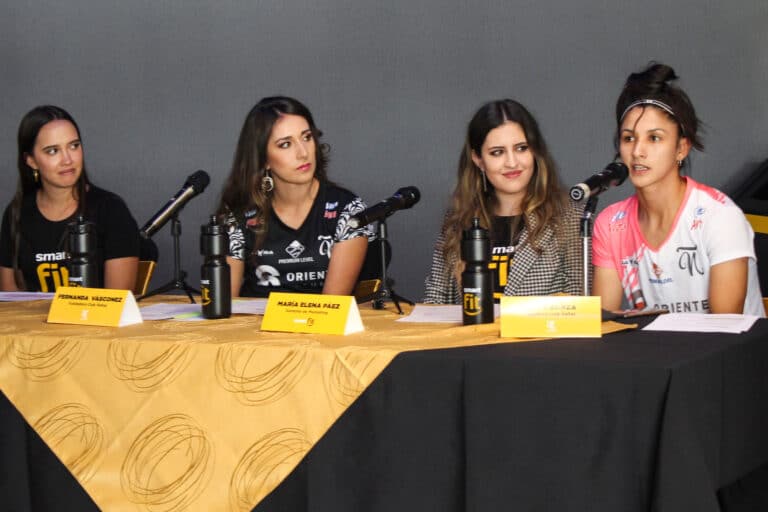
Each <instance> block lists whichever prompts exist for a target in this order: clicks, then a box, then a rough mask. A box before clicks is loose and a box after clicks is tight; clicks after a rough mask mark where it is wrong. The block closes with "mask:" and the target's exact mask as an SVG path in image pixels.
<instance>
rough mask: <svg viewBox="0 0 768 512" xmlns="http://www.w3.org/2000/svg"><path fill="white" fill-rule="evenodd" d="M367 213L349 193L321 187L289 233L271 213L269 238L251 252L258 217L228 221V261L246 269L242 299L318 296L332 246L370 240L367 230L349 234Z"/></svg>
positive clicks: (326, 185) (327, 185) (251, 215)
mask: <svg viewBox="0 0 768 512" xmlns="http://www.w3.org/2000/svg"><path fill="white" fill-rule="evenodd" d="M364 209H365V203H363V201H362V199H360V198H359V197H357V196H356V195H355V194H353V193H352V192H350V191H348V190H345V189H343V188H340V187H337V186H335V185H332V184H330V183H323V182H321V183H320V188H319V189H318V192H317V197H316V198H315V201H314V203H313V204H312V209H311V210H310V212H309V214H308V215H307V218H306V219H304V223H303V224H302V225H301V226H300V227H299V228H298V229H292V228H290V227H288V226H286V225H285V224H283V222H282V221H281V220H280V218H279V217H278V216H277V215H275V213H274V212H272V213H271V214H270V216H269V220H268V223H269V226H268V229H267V237H266V239H265V240H264V243H263V244H262V247H260V248H259V249H256V250H254V245H255V240H256V235H255V233H254V232H253V231H252V230H251V228H250V227H249V226H252V225H253V224H254V221H255V219H256V211H255V210H252V211H248V212H245V214H244V215H243V217H242V218H235V217H234V216H230V218H229V219H228V222H227V223H228V224H229V226H230V228H229V255H230V256H231V257H233V258H236V259H239V260H243V261H244V263H245V269H244V276H243V285H242V287H241V288H240V295H241V296H244V297H248V296H251V297H267V296H268V295H269V293H270V292H274V291H282V292H299V293H322V291H323V285H324V284H325V274H326V272H327V270H328V262H329V261H330V257H331V251H332V249H333V245H334V244H335V243H336V242H343V241H345V240H351V239H352V238H357V237H360V236H365V237H368V239H369V240H370V239H372V238H374V236H375V235H374V233H373V231H372V228H371V227H370V226H365V227H362V228H358V229H349V226H348V225H347V223H348V221H349V218H350V217H351V216H352V215H354V214H356V213H359V212H361V211H363V210H364Z"/></svg>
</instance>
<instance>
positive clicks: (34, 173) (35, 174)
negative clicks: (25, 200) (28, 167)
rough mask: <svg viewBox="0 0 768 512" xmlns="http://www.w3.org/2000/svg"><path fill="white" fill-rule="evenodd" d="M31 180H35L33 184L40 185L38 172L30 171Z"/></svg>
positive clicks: (35, 170)
mask: <svg viewBox="0 0 768 512" xmlns="http://www.w3.org/2000/svg"><path fill="white" fill-rule="evenodd" d="M32 179H33V180H35V183H40V171H38V170H37V169H32Z"/></svg>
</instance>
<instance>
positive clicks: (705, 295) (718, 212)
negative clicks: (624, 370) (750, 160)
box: [592, 63, 765, 316]
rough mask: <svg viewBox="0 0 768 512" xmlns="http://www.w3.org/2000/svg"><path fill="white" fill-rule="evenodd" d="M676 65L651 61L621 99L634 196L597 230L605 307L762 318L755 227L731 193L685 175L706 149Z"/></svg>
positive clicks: (622, 138) (623, 149)
mask: <svg viewBox="0 0 768 512" xmlns="http://www.w3.org/2000/svg"><path fill="white" fill-rule="evenodd" d="M677 78H678V77H677V75H676V74H675V71H674V70H673V69H672V68H671V67H669V66H666V65H664V64H657V63H652V64H651V65H650V66H648V67H647V68H646V69H644V70H643V71H641V72H639V73H633V74H631V75H630V76H629V78H628V79H627V81H626V83H625V85H624V88H623V90H622V91H621V94H620V95H619V99H618V101H617V102H616V130H617V131H616V133H617V135H616V141H617V150H618V153H619V155H620V157H621V160H622V161H623V162H624V163H625V164H626V165H627V167H628V168H629V179H630V180H631V181H632V185H634V187H635V194H634V195H632V196H631V197H629V198H628V199H625V200H624V201H620V202H618V203H615V204H612V205H610V206H609V207H607V208H606V209H605V210H603V211H602V212H601V213H600V215H599V216H598V217H597V219H596V221H595V228H594V235H593V239H592V241H593V253H594V255H593V259H592V262H593V264H594V266H595V269H594V292H595V294H596V295H600V296H601V297H602V304H603V308H604V309H609V310H616V309H619V308H620V307H621V305H622V298H624V299H626V302H627V303H628V305H629V307H631V308H636V309H644V308H647V307H659V308H667V309H669V310H670V311H674V312H690V313H709V312H711V313H745V314H752V315H759V316H764V315H765V312H764V310H763V303H762V300H761V297H760V289H759V285H758V280H757V260H756V257H755V249H754V244H753V238H754V232H753V231H752V228H751V226H750V225H749V222H747V220H746V218H745V217H744V214H743V213H742V211H741V210H740V209H739V207H738V206H736V205H735V204H734V203H733V201H731V200H730V199H729V198H728V197H727V196H726V195H725V194H723V193H722V192H720V191H719V190H716V189H714V188H712V187H709V186H707V185H703V184H701V183H699V182H697V181H695V180H693V179H692V178H691V177H688V176H684V175H683V173H684V172H685V171H686V170H687V169H688V168H689V167H690V155H691V151H692V150H694V149H696V150H699V151H701V150H703V149H704V145H703V143H702V140H701V136H700V134H699V126H700V124H701V123H700V121H699V119H698V117H697V115H696V111H695V110H694V108H693V104H692V103H691V100H690V99H689V97H688V95H687V94H686V93H685V91H683V90H682V89H681V88H679V87H678V86H677V85H676V84H675V81H676V80H677Z"/></svg>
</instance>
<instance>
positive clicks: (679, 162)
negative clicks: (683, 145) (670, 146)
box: [677, 160, 683, 169]
mask: <svg viewBox="0 0 768 512" xmlns="http://www.w3.org/2000/svg"><path fill="white" fill-rule="evenodd" d="M682 166H683V161H682V160H678V161H677V168H678V169H679V168H680V167H682Z"/></svg>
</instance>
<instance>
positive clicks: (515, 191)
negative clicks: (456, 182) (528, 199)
mask: <svg viewBox="0 0 768 512" xmlns="http://www.w3.org/2000/svg"><path fill="white" fill-rule="evenodd" d="M472 160H473V161H474V163H475V165H477V166H478V167H479V168H480V169H481V170H482V171H483V172H485V175H486V177H487V178H488V181H489V182H491V185H493V188H494V189H495V193H496V198H497V199H498V200H499V201H500V202H504V201H505V200H512V201H514V202H515V204H518V205H519V204H521V203H522V200H523V199H524V198H525V194H526V191H527V190H528V183H529V182H530V181H531V177H533V169H534V167H535V159H534V155H533V150H531V147H530V146H529V145H528V140H527V139H526V138H525V133H524V132H523V128H522V126H520V125H519V124H518V123H515V122H511V121H508V122H506V123H504V124H502V125H501V126H498V127H496V128H494V129H493V130H491V131H490V132H488V135H486V137H485V141H484V142H483V147H482V148H481V149H480V154H479V155H478V154H476V153H475V152H474V151H473V152H472Z"/></svg>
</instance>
